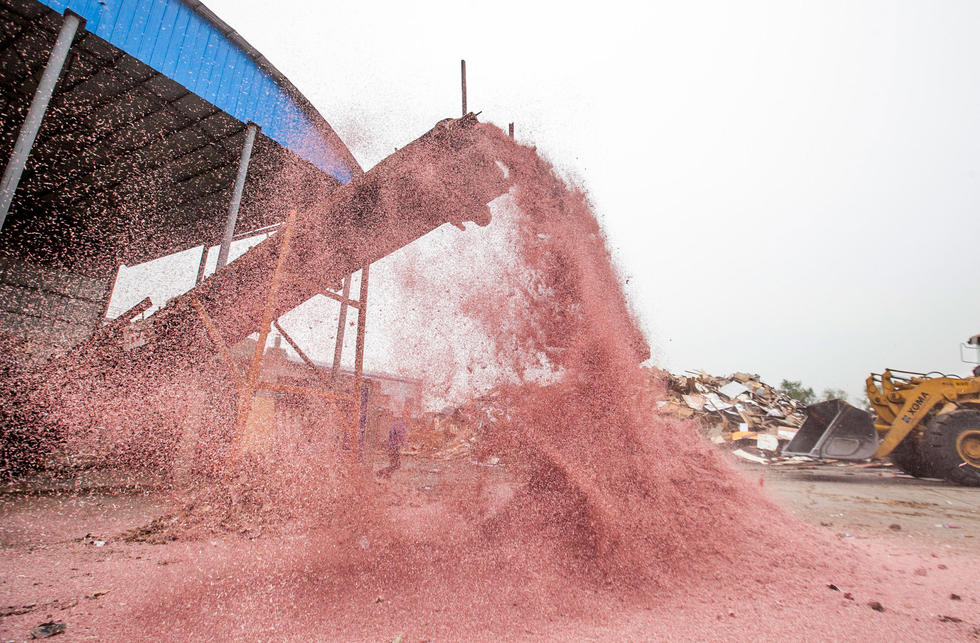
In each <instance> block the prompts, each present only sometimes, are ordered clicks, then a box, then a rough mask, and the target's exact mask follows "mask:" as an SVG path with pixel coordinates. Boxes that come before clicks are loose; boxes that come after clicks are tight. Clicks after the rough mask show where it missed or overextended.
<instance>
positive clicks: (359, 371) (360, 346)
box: [354, 266, 370, 395]
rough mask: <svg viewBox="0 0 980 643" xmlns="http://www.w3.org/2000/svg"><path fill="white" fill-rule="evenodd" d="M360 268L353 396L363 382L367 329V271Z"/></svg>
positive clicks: (357, 392) (366, 267)
mask: <svg viewBox="0 0 980 643" xmlns="http://www.w3.org/2000/svg"><path fill="white" fill-rule="evenodd" d="M369 268H370V266H364V267H363V268H361V294H360V296H358V298H357V300H358V301H359V302H360V304H361V306H360V308H358V309H357V343H356V344H355V347H354V394H355V395H359V394H360V390H361V386H362V385H363V380H364V331H365V329H366V328H367V296H368V269H369Z"/></svg>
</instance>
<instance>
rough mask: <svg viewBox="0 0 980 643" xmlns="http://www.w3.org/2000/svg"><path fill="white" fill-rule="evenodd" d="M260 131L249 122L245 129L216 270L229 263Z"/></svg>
mask: <svg viewBox="0 0 980 643" xmlns="http://www.w3.org/2000/svg"><path fill="white" fill-rule="evenodd" d="M258 133H259V126H258V125H256V124H255V123H249V124H248V129H246V130H245V144H244V145H243V146H242V157H241V159H239V161H238V176H237V177H236V178H235V190H234V191H233V192H232V194H231V203H229V204H228V219H227V220H226V221H225V236H224V237H223V238H222V239H221V248H220V249H219V250H218V265H217V266H216V267H215V272H217V271H218V270H221V269H222V268H224V267H225V265H226V264H227V263H228V252H229V251H230V250H231V240H232V238H233V237H234V236H235V224H236V223H238V208H239V207H240V206H241V205H242V193H243V192H244V191H245V176H246V175H247V174H248V162H249V161H250V160H251V159H252V146H253V145H255V135H256V134H258Z"/></svg>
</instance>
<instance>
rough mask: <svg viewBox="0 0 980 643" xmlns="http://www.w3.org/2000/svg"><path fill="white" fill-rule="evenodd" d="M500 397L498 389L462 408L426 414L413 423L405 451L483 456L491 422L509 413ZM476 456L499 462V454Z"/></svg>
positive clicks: (441, 456)
mask: <svg viewBox="0 0 980 643" xmlns="http://www.w3.org/2000/svg"><path fill="white" fill-rule="evenodd" d="M500 398H501V394H500V391H499V390H497V389H495V390H493V391H490V392H489V393H487V394H485V395H482V396H480V397H478V398H476V399H473V400H469V401H467V402H466V403H464V404H462V405H460V406H459V407H456V408H451V407H450V408H444V409H442V410H441V411H438V412H432V413H426V414H425V415H424V416H423V417H422V418H419V419H416V420H414V421H413V422H412V427H411V431H410V432H409V440H408V442H409V443H408V446H406V447H404V448H403V449H402V454H403V455H424V456H428V457H432V458H435V459H439V460H451V459H456V458H468V459H473V458H475V457H477V456H482V455H484V454H479V453H476V451H477V447H478V445H479V440H480V437H482V436H483V435H484V433H485V432H486V430H487V429H488V428H489V426H490V425H492V424H495V423H496V422H498V421H500V420H501V419H504V418H505V416H506V409H505V408H504V406H503V405H502V404H501V402H500ZM477 459H478V460H479V459H483V460H486V462H485V464H491V465H495V464H499V462H500V458H499V457H496V456H488V457H483V458H479V457H477Z"/></svg>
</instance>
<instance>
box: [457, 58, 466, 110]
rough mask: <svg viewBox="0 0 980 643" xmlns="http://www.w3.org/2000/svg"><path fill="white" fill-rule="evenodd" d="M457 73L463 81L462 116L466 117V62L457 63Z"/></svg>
mask: <svg viewBox="0 0 980 643" xmlns="http://www.w3.org/2000/svg"><path fill="white" fill-rule="evenodd" d="M459 71H460V74H461V75H462V80H463V116H466V61H465V60H461V61H459Z"/></svg>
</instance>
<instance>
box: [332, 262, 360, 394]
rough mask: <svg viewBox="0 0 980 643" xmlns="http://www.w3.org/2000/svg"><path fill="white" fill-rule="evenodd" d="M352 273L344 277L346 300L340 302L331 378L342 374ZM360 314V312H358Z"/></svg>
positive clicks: (333, 378)
mask: <svg viewBox="0 0 980 643" xmlns="http://www.w3.org/2000/svg"><path fill="white" fill-rule="evenodd" d="M350 278H351V276H350V275H347V276H346V277H344V300H345V301H342V302H340V317H339V318H338V319H337V343H336V344H335V345H334V347H333V368H331V369H330V379H332V380H335V381H336V379H337V375H339V374H340V359H341V358H342V357H343V355H344V330H346V328H347V301H346V300H347V299H350ZM358 315H360V314H358ZM359 319H360V316H358V320H359Z"/></svg>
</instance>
